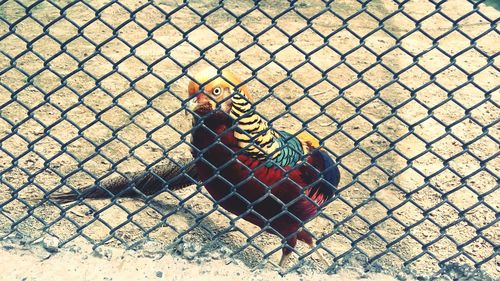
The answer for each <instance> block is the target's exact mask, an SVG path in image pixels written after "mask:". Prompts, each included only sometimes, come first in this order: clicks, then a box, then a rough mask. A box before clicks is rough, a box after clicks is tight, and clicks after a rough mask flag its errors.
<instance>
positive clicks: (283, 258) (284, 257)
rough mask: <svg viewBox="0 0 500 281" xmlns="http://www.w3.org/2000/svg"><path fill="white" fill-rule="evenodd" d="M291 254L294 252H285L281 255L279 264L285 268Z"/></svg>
mask: <svg viewBox="0 0 500 281" xmlns="http://www.w3.org/2000/svg"><path fill="white" fill-rule="evenodd" d="M291 255H292V253H286V254H285V253H283V255H281V259H280V263H279V266H280V267H281V268H284V267H285V266H286V264H287V263H288V261H289V260H290V256H291Z"/></svg>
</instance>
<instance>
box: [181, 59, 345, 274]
mask: <svg viewBox="0 0 500 281" xmlns="http://www.w3.org/2000/svg"><path fill="white" fill-rule="evenodd" d="M187 111H189V112H190V113H191V114H192V115H193V116H194V118H193V127H192V129H191V144H192V154H193V158H194V159H195V167H196V170H197V174H198V180H199V182H200V183H201V184H203V185H204V186H205V188H206V190H207V191H208V193H209V194H210V195H211V196H212V197H213V199H214V200H215V201H216V203H217V204H218V205H219V206H221V207H222V208H223V209H225V210H227V211H229V212H231V213H233V214H234V215H236V216H237V217H238V218H240V217H241V218H242V219H244V220H246V221H248V222H250V223H252V224H254V225H256V226H258V227H261V228H262V229H264V230H265V231H266V232H268V233H270V234H274V235H277V236H278V237H281V239H282V241H283V245H282V255H281V258H280V260H279V266H280V267H282V268H283V267H285V266H286V264H287V262H288V261H289V259H290V256H291V254H292V253H293V252H294V251H295V250H294V248H295V246H296V244H297V241H302V242H305V243H306V244H307V245H308V246H309V247H311V248H313V249H314V248H315V241H313V240H314V239H313V236H312V234H311V233H310V232H309V231H308V230H306V229H305V228H304V224H305V223H306V222H308V221H309V220H310V219H312V218H313V217H314V216H315V215H316V213H317V212H318V211H319V210H320V209H321V208H322V206H324V204H325V203H326V202H328V201H329V200H330V199H331V198H333V196H334V194H335V191H336V188H337V186H338V184H339V181H340V171H339V169H338V165H337V163H336V162H335V161H334V160H333V159H332V157H331V156H330V155H329V154H328V153H327V152H326V151H325V150H323V149H322V148H321V146H320V142H319V141H318V139H316V138H315V137H314V136H312V135H311V134H310V133H308V132H307V130H303V131H302V132H300V133H298V134H294V133H291V132H287V131H278V130H274V129H273V128H272V127H271V126H270V125H269V124H268V122H266V120H265V119H264V118H263V117H262V116H261V115H260V114H259V113H258V112H257V111H256V108H255V105H254V104H253V101H252V97H251V94H250V91H249V88H248V87H247V85H246V84H244V83H242V80H241V79H240V78H239V77H238V76H236V75H235V74H233V73H232V72H230V71H229V70H227V69H224V70H217V69H214V68H208V69H204V70H202V71H200V72H199V73H197V74H196V75H193V77H192V79H190V81H189V84H188V101H187ZM317 253H318V256H319V257H320V258H321V260H323V262H325V263H326V260H325V258H324V257H323V256H322V255H321V254H320V253H319V252H317Z"/></svg>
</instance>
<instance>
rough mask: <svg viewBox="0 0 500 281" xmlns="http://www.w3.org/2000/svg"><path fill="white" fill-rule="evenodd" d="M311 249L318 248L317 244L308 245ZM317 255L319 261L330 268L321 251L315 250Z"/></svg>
mask: <svg viewBox="0 0 500 281" xmlns="http://www.w3.org/2000/svg"><path fill="white" fill-rule="evenodd" d="M308 245H309V248H311V249H314V248H315V247H316V245H315V243H314V242H313V243H310V244H308ZM315 254H316V256H317V257H318V259H319V260H320V261H321V262H322V263H323V264H324V265H325V266H327V267H328V266H330V263H329V262H328V261H327V260H326V258H325V256H323V254H322V253H321V252H320V251H319V249H316V250H315Z"/></svg>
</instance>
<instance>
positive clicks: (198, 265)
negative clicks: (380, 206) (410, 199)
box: [0, 247, 396, 281]
mask: <svg viewBox="0 0 500 281" xmlns="http://www.w3.org/2000/svg"><path fill="white" fill-rule="evenodd" d="M99 253H100V254H99ZM99 253H98V254H96V253H94V254H82V252H81V250H80V249H79V250H78V251H77V252H75V251H74V250H73V251H64V252H58V253H53V254H50V253H48V252H46V251H44V250H43V249H40V248H37V247H31V249H30V250H29V251H27V250H21V249H10V248H9V249H8V250H5V248H4V249H1V250H0V257H2V267H3V268H4V269H7V268H9V269H10V270H3V272H2V276H0V280H5V281H7V280H9V281H12V280H26V281H32V280H75V281H79V280H85V281H86V280H96V281H97V280H105V281H110V280H169V281H180V280H207V281H208V280H220V281H225V280H227V281H229V280H231V281H233V280H240V279H242V278H244V280H252V281H260V280H262V281H264V280H287V281H303V280H331V281H341V280H342V281H354V280H366V281H395V280H396V279H395V278H394V277H390V276H386V275H382V274H371V273H370V274H366V273H363V272H356V271H352V270H348V269H344V270H342V271H340V272H338V273H337V274H335V275H327V274H325V273H323V274H322V273H314V274H308V275H303V274H302V275H299V274H296V273H293V274H288V275H286V277H283V276H281V275H280V274H279V273H278V272H277V271H269V270H265V271H262V270H254V271H251V270H250V269H249V268H248V267H245V266H242V265H241V264H238V263H237V262H235V261H229V260H223V259H213V258H210V259H209V260H206V261H203V262H200V261H198V262H189V261H187V260H186V259H183V258H179V257H175V256H172V255H163V256H152V255H146V256H144V255H138V254H137V253H136V252H134V251H124V250H118V249H116V248H115V249H105V250H101V251H100V252H99Z"/></svg>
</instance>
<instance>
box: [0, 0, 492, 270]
mask: <svg viewBox="0 0 500 281" xmlns="http://www.w3.org/2000/svg"><path fill="white" fill-rule="evenodd" d="M495 3H496V2H494V1H493V2H492V3H489V2H487V3H484V1H465V0H461V1H432V0H429V1H396V0H393V1H390V0H372V1H361V0H358V1H288V2H287V1H254V2H250V1H224V0H222V1H197V0H193V1H183V2H181V1H126V0H123V1H99V0H96V1H63V0H61V1H21V0H7V1H0V236H1V237H3V238H4V239H5V238H6V237H10V236H12V235H13V234H15V235H21V236H22V237H27V238H29V239H31V240H34V239H37V238H39V237H41V236H43V235H46V234H50V235H52V236H55V237H57V238H58V239H59V240H58V241H59V242H60V243H59V246H64V245H66V244H68V243H91V244H92V245H93V246H94V247H99V246H101V245H104V244H112V245H114V244H122V245H124V246H126V247H129V248H134V247H137V246H138V245H142V244H143V243H144V241H150V240H154V241H155V243H158V245H159V246H158V247H174V248H175V251H181V252H182V253H183V254H184V255H185V256H188V257H193V256H196V255H199V254H200V253H203V252H206V251H209V252H210V251H216V250H220V249H221V248H224V251H225V252H226V253H227V254H230V255H233V256H238V257H239V258H241V259H242V260H243V261H244V263H245V264H246V265H248V266H251V267H255V266H259V265H262V264H263V262H264V263H266V262H268V261H271V262H277V260H278V256H279V254H280V252H281V249H282V248H283V243H282V241H281V240H280V239H279V238H277V237H275V236H270V235H267V234H265V232H264V231H263V230H260V229H258V228H255V227H253V226H252V225H250V224H248V223H246V222H243V220H241V219H240V217H234V216H233V215H231V214H230V213H229V212H227V211H225V210H224V209H223V208H221V207H220V206H219V205H218V203H219V202H217V201H216V200H214V199H213V198H212V197H211V196H210V195H209V194H208V193H207V191H206V190H204V189H203V183H199V184H196V185H194V186H191V187H189V188H184V189H179V190H169V189H168V182H165V183H164V184H165V188H164V189H163V190H162V192H156V193H154V194H142V195H141V196H139V197H140V199H142V201H141V200H135V199H124V198H120V196H114V197H112V198H111V200H79V202H77V203H75V204H69V205H67V204H64V205H61V204H58V203H55V202H54V201H52V200H51V199H50V196H51V195H52V194H54V193H57V192H60V191H68V190H79V189H81V188H82V187H84V186H88V185H97V186H101V185H102V183H103V182H105V181H106V180H109V179H113V178H116V177H117V176H118V177H120V176H121V177H125V178H129V179H130V178H131V174H133V173H135V172H140V171H144V170H146V171H151V170H152V169H153V167H155V166H157V165H161V164H162V163H163V162H165V161H167V162H169V163H178V167H179V168H182V167H184V166H185V163H186V161H188V162H189V161H190V160H189V159H190V158H189V156H190V150H191V149H192V146H191V145H190V136H189V135H190V133H191V131H192V128H191V126H192V124H191V121H189V120H187V119H186V117H185V115H184V110H185V109H186V99H187V84H188V81H189V80H192V79H194V78H193V77H194V73H196V72H197V71H198V70H200V69H202V68H205V67H207V66H211V67H214V68H217V69H230V70H232V71H233V72H235V73H236V74H238V75H240V76H241V77H242V78H243V80H244V82H245V83H246V85H248V86H249V88H250V92H251V93H252V95H253V96H254V103H255V105H256V108H257V112H259V114H262V115H263V116H264V117H265V118H266V119H267V120H268V121H269V123H270V124H271V125H272V127H273V128H276V129H286V130H288V131H291V132H299V131H301V130H304V129H305V128H307V130H308V131H309V132H310V133H312V134H314V135H315V136H316V137H318V138H319V139H320V140H321V143H322V147H323V148H324V149H325V150H327V151H328V152H329V153H330V154H331V155H333V156H334V158H335V159H336V161H337V162H338V166H339V168H340V170H341V175H342V178H341V183H340V185H339V186H338V188H337V190H336V192H335V197H334V198H333V200H331V202H329V204H328V205H327V206H326V207H325V208H324V209H322V211H321V212H320V213H319V214H318V216H317V217H316V218H315V219H314V220H312V221H311V222H308V223H307V224H306V225H305V226H304V227H305V228H307V229H308V230H309V231H311V232H312V233H313V234H314V236H315V237H316V239H317V242H318V249H319V251H321V252H323V253H324V254H325V255H326V256H327V257H328V258H327V259H328V261H329V262H330V269H331V270H334V269H336V268H339V267H342V265H345V264H346V261H347V260H348V259H349V258H351V257H352V256H356V257H358V259H359V257H362V259H364V261H363V263H364V264H366V266H367V267H369V268H370V269H371V270H374V269H376V268H383V269H387V270H389V269H391V268H392V269H394V270H395V272H397V271H398V270H399V269H400V268H403V269H405V270H409V271H415V272H417V274H436V272H443V271H446V270H450V268H452V266H453V265H454V264H458V265H468V266H470V267H471V268H473V271H474V272H477V271H479V270H481V271H484V272H487V273H488V274H491V275H493V276H497V277H498V263H499V260H498V239H499V236H498V233H500V231H499V219H498V208H499V195H498V176H497V175H498V169H499V164H498V163H499V162H498V160H497V156H498V132H499V131H498V128H499V127H498V116H499V110H498V98H499V91H498V89H499V86H498V63H497V62H495V59H496V58H497V54H498V44H496V43H497V42H498V36H499V32H498V29H497V22H498V15H499V13H498V10H497V9H498V7H497V8H495V7H491V6H489V5H495ZM153 172H154V169H153ZM153 174H154V173H153ZM214 176H216V175H214ZM129 187H130V188H133V184H130V186H129ZM40 198H41V200H39V199H40ZM37 199H38V200H37ZM172 245H174V246H172ZM297 254H298V259H297V257H294V259H295V260H294V261H293V264H294V265H293V266H291V267H290V268H289V270H290V271H292V270H297V269H298V268H299V267H302V266H314V265H312V264H311V263H312V262H311V259H310V258H309V256H311V254H312V252H311V251H309V250H307V249H305V248H302V247H298V248H297Z"/></svg>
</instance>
